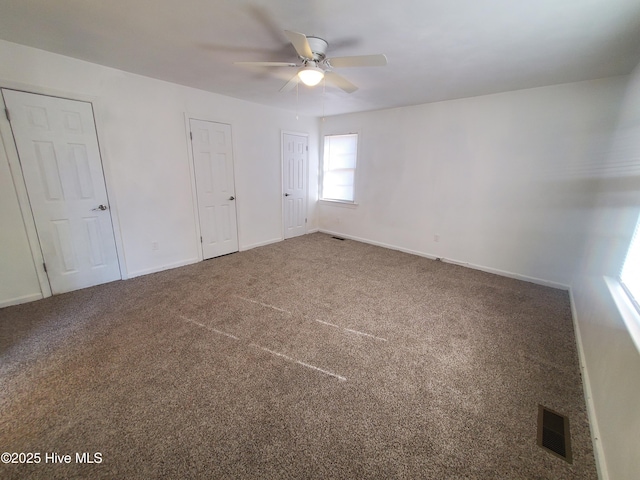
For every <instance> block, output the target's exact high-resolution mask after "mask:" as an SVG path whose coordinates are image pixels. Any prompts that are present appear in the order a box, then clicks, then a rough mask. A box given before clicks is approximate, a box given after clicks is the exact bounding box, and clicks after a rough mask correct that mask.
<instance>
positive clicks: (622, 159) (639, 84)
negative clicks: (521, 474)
mask: <svg viewBox="0 0 640 480" xmlns="http://www.w3.org/2000/svg"><path fill="white" fill-rule="evenodd" d="M600 167H601V168H600V170H599V172H598V176H599V177H600V178H599V180H598V181H597V182H594V183H593V191H594V193H595V195H596V199H595V201H594V206H593V208H592V209H591V223H590V225H589V231H588V235H587V236H586V237H585V242H584V245H583V248H582V249H581V253H582V257H581V267H582V268H581V270H580V272H579V273H578V274H577V275H576V277H575V279H574V281H573V284H572V294H573V295H572V296H573V303H574V315H575V320H576V324H577V332H578V335H579V337H580V340H581V344H582V355H583V361H584V363H585V365H586V371H585V376H584V378H585V383H586V385H587V397H588V401H589V404H590V406H591V408H592V414H593V413H594V414H595V420H594V419H593V418H592V426H594V425H595V426H596V427H597V429H596V430H595V434H596V436H597V437H598V440H597V442H596V444H597V445H598V447H599V448H600V449H601V450H602V451H603V452H604V459H605V460H606V471H607V472H608V477H605V478H609V479H611V480H626V479H630V478H640V408H639V406H638V405H639V399H640V353H639V351H638V348H640V346H639V345H640V344H639V343H638V338H636V343H635V344H634V341H633V339H632V336H631V334H630V329H629V327H628V326H627V323H626V322H625V320H624V317H623V312H624V310H620V309H619V308H618V306H617V305H616V303H614V300H613V298H614V297H613V296H612V294H611V292H610V291H609V289H608V287H607V285H606V283H605V280H604V276H611V277H616V276H617V275H618V273H619V271H620V268H621V266H622V262H623V261H624V257H625V254H626V250H627V248H628V245H629V241H630V239H631V236H632V234H633V230H634V227H635V224H636V221H637V220H638V217H639V216H640V66H639V67H638V68H636V71H635V73H634V74H633V75H632V77H631V81H630V82H629V84H628V88H627V91H626V96H625V101H624V106H623V109H622V111H621V113H620V117H619V121H618V125H617V129H616V132H615V136H614V137H613V142H612V144H611V148H610V150H609V152H607V156H606V159H605V161H604V162H603V163H602V165H601V166H600ZM627 321H629V322H635V325H636V326H640V318H639V316H638V315H637V313H636V314H635V315H633V314H629V315H627ZM603 467H604V466H603Z"/></svg>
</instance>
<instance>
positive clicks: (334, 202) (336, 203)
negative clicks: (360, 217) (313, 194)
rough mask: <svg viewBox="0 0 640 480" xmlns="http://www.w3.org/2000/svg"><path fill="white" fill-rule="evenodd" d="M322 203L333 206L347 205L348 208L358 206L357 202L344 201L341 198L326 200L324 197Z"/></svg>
mask: <svg viewBox="0 0 640 480" xmlns="http://www.w3.org/2000/svg"><path fill="white" fill-rule="evenodd" d="M320 204H321V205H331V206H332V207H346V208H356V207H357V206H358V204H357V203H355V202H343V201H341V200H325V199H323V198H321V199H320Z"/></svg>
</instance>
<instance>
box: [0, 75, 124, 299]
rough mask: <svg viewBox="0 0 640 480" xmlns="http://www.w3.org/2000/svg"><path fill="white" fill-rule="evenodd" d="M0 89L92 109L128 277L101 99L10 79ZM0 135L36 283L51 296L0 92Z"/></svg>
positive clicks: (120, 260)
mask: <svg viewBox="0 0 640 480" xmlns="http://www.w3.org/2000/svg"><path fill="white" fill-rule="evenodd" d="M0 88H5V89H10V90H18V91H21V92H25V93H32V94H36V95H46V96H49V97H58V98H63V99H66V100H74V101H80V102H87V103H90V104H91V107H92V109H93V121H94V123H95V126H96V136H97V137H98V149H99V151H100V158H101V162H102V172H103V174H104V182H105V188H106V190H107V197H108V199H109V210H110V213H111V225H112V227H113V235H114V238H115V242H116V254H117V256H118V264H119V268H120V276H121V278H122V279H126V278H128V275H127V273H126V272H127V266H126V265H127V264H126V260H125V257H124V253H123V252H124V248H123V243H122V232H121V230H120V219H119V215H118V203H117V201H116V195H115V193H114V189H113V187H112V185H113V181H112V175H111V171H110V169H109V161H108V155H107V152H106V151H105V149H104V147H103V145H102V143H101V142H100V137H99V132H100V131H101V128H100V122H99V121H98V119H99V117H100V115H99V114H98V112H99V111H100V106H99V105H100V102H99V100H98V99H97V98H96V97H92V96H86V95H80V94H76V93H70V92H64V91H58V90H54V89H50V88H42V87H36V86H34V85H28V84H24V83H20V82H13V81H10V80H5V79H2V78H0ZM0 107H1V108H2V112H0V113H1V114H0V135H1V136H2V141H3V143H4V148H5V153H6V155H7V160H8V163H9V169H10V170H11V177H12V180H13V185H14V187H15V190H16V196H17V197H18V205H19V206H20V213H21V215H22V221H23V222H24V226H25V231H26V234H27V239H28V241H29V248H30V250H31V255H32V258H33V266H34V269H35V272H36V275H37V276H38V283H39V284H40V291H41V292H42V297H43V298H46V297H50V296H51V295H52V293H51V286H50V285H49V277H48V276H47V272H45V270H44V257H43V255H42V250H41V248H40V240H39V238H38V233H37V230H36V223H35V219H34V218H33V214H32V212H31V205H30V203H29V196H28V194H27V186H26V183H25V180H24V176H23V174H22V166H21V165H20V157H19V155H18V147H17V146H16V143H15V141H14V139H13V132H12V130H11V124H10V123H9V121H8V120H7V118H6V116H5V115H4V109H5V104H4V99H2V95H0Z"/></svg>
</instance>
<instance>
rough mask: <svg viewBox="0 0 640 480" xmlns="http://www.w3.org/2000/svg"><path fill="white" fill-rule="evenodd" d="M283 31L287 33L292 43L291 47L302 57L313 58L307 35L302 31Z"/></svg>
mask: <svg viewBox="0 0 640 480" xmlns="http://www.w3.org/2000/svg"><path fill="white" fill-rule="evenodd" d="M284 33H285V34H286V35H287V38H288V39H289V41H290V42H291V43H292V44H293V48H295V49H296V52H298V55H300V56H301V57H302V58H313V52H312V51H311V47H310V46H309V41H308V40H307V36H306V35H305V34H304V33H298V32H292V31H290V30H285V31H284Z"/></svg>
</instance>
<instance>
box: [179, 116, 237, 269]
mask: <svg viewBox="0 0 640 480" xmlns="http://www.w3.org/2000/svg"><path fill="white" fill-rule="evenodd" d="M190 119H193V120H202V121H204V122H213V123H226V124H227V125H231V148H232V151H233V178H234V187H235V190H236V200H235V202H236V225H237V226H236V229H237V230H238V251H240V252H241V251H242V244H241V242H240V239H241V238H242V231H241V230H242V229H241V227H240V222H239V221H237V220H238V219H239V218H240V209H241V205H242V198H240V200H238V196H240V197H241V195H238V188H237V182H236V179H237V177H236V161H237V153H236V152H237V151H238V150H237V148H236V135H234V134H233V122H232V121H231V120H229V119H220V118H215V117H213V116H211V115H210V114H209V115H207V114H206V113H193V112H184V138H185V142H186V144H187V155H188V157H187V158H188V159H189V162H188V163H189V176H190V177H191V214H192V216H193V223H194V225H195V238H194V245H195V248H196V252H197V254H198V261H199V262H202V261H203V260H204V255H203V253H202V243H201V242H200V237H201V236H202V230H201V229H200V216H199V214H198V192H197V189H196V169H195V165H194V164H193V145H192V144H191V125H190V124H189V120H190Z"/></svg>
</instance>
